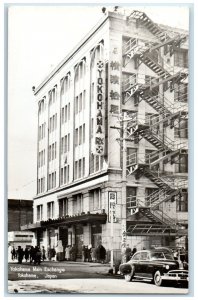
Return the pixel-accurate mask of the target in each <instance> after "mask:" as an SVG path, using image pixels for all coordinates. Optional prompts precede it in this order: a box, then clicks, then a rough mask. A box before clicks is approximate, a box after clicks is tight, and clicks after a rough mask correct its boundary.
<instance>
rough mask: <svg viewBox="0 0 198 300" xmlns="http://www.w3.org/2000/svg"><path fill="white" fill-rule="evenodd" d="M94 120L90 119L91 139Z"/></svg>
mask: <svg viewBox="0 0 198 300" xmlns="http://www.w3.org/2000/svg"><path fill="white" fill-rule="evenodd" d="M93 129H94V119H93V118H92V119H91V138H92V137H93Z"/></svg>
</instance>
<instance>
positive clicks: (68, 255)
mask: <svg viewBox="0 0 198 300" xmlns="http://www.w3.org/2000/svg"><path fill="white" fill-rule="evenodd" d="M70 249H71V247H70V246H66V248H65V259H66V260H67V261H68V260H70Z"/></svg>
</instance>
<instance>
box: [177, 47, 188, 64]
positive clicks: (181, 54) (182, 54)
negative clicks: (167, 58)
mask: <svg viewBox="0 0 198 300" xmlns="http://www.w3.org/2000/svg"><path fill="white" fill-rule="evenodd" d="M174 65H175V66H177V67H181V68H187V67H188V51H187V50H185V49H179V50H177V51H175V54H174Z"/></svg>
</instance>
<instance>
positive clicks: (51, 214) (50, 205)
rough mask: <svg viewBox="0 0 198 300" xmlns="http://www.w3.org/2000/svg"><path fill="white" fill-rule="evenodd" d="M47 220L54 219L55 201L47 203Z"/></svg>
mask: <svg viewBox="0 0 198 300" xmlns="http://www.w3.org/2000/svg"><path fill="white" fill-rule="evenodd" d="M47 218H48V219H52V218H54V201H52V202H48V203H47Z"/></svg>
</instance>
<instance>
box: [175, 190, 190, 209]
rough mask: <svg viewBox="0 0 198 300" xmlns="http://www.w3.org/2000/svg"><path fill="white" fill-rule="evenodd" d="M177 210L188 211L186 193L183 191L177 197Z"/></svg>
mask: <svg viewBox="0 0 198 300" xmlns="http://www.w3.org/2000/svg"><path fill="white" fill-rule="evenodd" d="M177 211H178V212H179V211H180V212H187V211H188V193H187V191H186V192H183V193H181V194H179V196H178V197H177Z"/></svg>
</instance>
